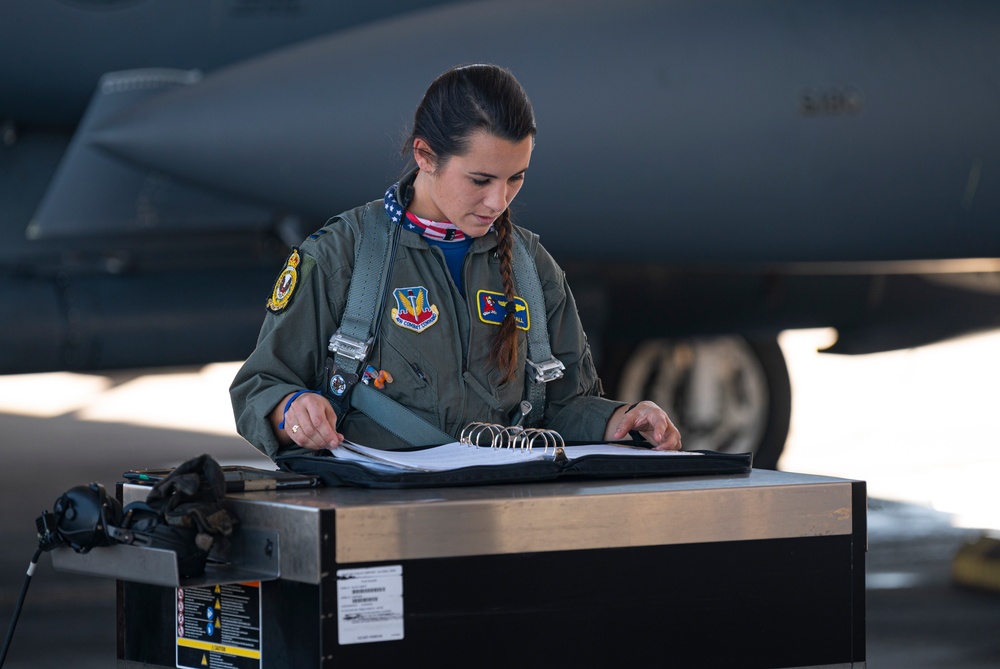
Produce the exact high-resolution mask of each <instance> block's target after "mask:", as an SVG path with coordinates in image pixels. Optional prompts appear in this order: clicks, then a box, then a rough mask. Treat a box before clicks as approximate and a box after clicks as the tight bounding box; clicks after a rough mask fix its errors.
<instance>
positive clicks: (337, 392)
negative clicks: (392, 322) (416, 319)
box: [327, 203, 400, 400]
mask: <svg viewBox="0 0 1000 669" xmlns="http://www.w3.org/2000/svg"><path fill="white" fill-rule="evenodd" d="M372 209H373V205H372V204H371V203H369V204H368V206H366V207H365V211H364V214H362V216H361V224H360V225H359V226H358V235H357V238H356V239H355V243H354V272H353V275H352V277H351V287H350V289H349V291H348V294H347V304H346V305H345V307H344V314H343V316H342V318H341V320H340V327H339V328H337V331H336V332H335V333H334V334H333V336H332V337H330V344H329V347H328V348H329V350H330V353H332V354H333V366H332V369H330V370H329V372H328V374H327V376H328V379H327V385H328V388H327V391H328V392H329V393H330V394H332V395H333V396H334V398H335V399H337V400H343V399H346V398H347V396H348V395H349V393H350V391H351V389H352V388H353V387H354V385H355V384H357V382H358V379H359V378H360V373H361V370H362V368H363V367H364V365H365V362H366V361H367V360H368V356H369V354H370V353H371V349H372V345H373V344H374V342H375V337H376V334H377V333H378V327H379V321H380V318H381V313H382V311H383V308H382V307H383V306H384V302H385V296H386V291H387V286H388V283H389V275H390V274H391V273H392V264H393V259H394V258H395V255H396V246H397V245H398V243H399V232H400V228H399V226H394V227H395V230H391V231H389V230H383V229H382V228H381V226H378V225H375V220H374V219H375V218H376V217H375V215H373V214H372ZM369 219H373V220H369Z"/></svg>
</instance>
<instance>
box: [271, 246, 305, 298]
mask: <svg viewBox="0 0 1000 669" xmlns="http://www.w3.org/2000/svg"><path fill="white" fill-rule="evenodd" d="M300 262H301V258H299V249H298V247H294V246H293V247H292V254H291V255H290V256H288V260H287V261H285V269H283V270H281V274H279V275H278V280H277V281H275V282H274V288H273V289H271V297H269V298H267V308H268V309H269V310H271V311H272V312H274V313H279V312H281V311H284V310H285V307H287V306H288V304H289V302H291V301H292V295H294V294H295V286H296V285H298V283H299V263H300Z"/></svg>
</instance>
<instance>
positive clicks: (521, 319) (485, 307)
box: [476, 290, 531, 330]
mask: <svg viewBox="0 0 1000 669" xmlns="http://www.w3.org/2000/svg"><path fill="white" fill-rule="evenodd" d="M476 302H477V304H478V305H479V320H481V321H482V322H484V323H489V324H490V325H500V324H501V323H503V319H504V318H505V317H506V316H507V311H508V308H507V296H506V295H504V294H503V293H494V292H493V291H490V290H481V291H479V292H478V293H476ZM511 306H512V307H513V308H514V320H515V321H516V322H517V327H519V328H521V329H522V330H527V329H528V328H529V327H531V316H530V314H529V313H528V303H527V302H525V301H524V299H522V298H520V297H517V296H515V297H514V299H513V304H512V305H511Z"/></svg>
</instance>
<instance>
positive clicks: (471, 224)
mask: <svg viewBox="0 0 1000 669" xmlns="http://www.w3.org/2000/svg"><path fill="white" fill-rule="evenodd" d="M533 145H534V138H533V137H531V136H530V135H529V136H528V137H525V138H524V139H523V140H521V141H519V142H516V143H515V142H510V141H508V140H506V139H501V138H499V137H496V136H495V135H491V134H489V133H487V132H485V131H479V132H475V133H473V134H472V135H471V136H470V137H469V150H468V152H467V153H465V154H464V155H461V156H451V157H450V158H449V159H447V160H445V161H444V162H443V163H441V162H440V161H437V160H436V159H435V158H434V156H433V153H432V152H431V150H430V147H429V146H428V145H427V143H426V142H424V140H422V139H417V140H416V141H415V142H414V143H413V148H414V151H413V153H414V157H415V158H416V161H417V166H418V167H420V172H419V173H418V174H417V178H416V181H415V182H414V195H413V202H411V203H410V211H411V212H413V214H415V215H416V216H419V217H421V218H428V219H430V220H432V221H449V222H451V223H453V224H454V225H455V226H456V227H458V229H459V230H461V231H462V232H464V233H465V234H466V235H468V236H470V237H482V236H483V235H484V234H486V231H487V230H489V229H490V226H491V225H493V221H495V220H496V219H497V217H499V216H500V214H502V213H503V211H504V209H506V208H507V207H508V205H510V203H511V201H512V200H513V199H514V196H515V195H517V192H518V191H519V190H521V185H522V184H523V183H524V172H525V170H527V169H528V162H529V161H530V160H531V149H532V147H533Z"/></svg>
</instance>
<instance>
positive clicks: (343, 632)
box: [337, 565, 403, 646]
mask: <svg viewBox="0 0 1000 669" xmlns="http://www.w3.org/2000/svg"><path fill="white" fill-rule="evenodd" d="M337 617H338V629H337V632H338V639H339V642H340V645H342V646H345V645H347V644H352V643H373V642H376V641H395V640H398V639H402V638H403V566H402V565H391V566H385V567H367V568H361V569H338V570H337Z"/></svg>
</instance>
